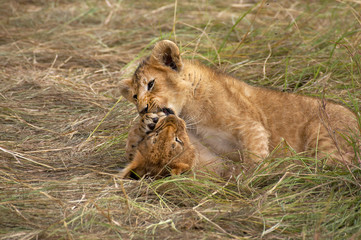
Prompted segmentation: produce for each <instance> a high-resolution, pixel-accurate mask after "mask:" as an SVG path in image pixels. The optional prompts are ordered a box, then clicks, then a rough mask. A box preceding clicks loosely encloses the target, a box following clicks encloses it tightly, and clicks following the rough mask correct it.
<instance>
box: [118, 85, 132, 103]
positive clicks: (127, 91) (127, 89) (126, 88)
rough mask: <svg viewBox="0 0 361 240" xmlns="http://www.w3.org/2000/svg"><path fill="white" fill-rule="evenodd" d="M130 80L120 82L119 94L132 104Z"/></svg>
mask: <svg viewBox="0 0 361 240" xmlns="http://www.w3.org/2000/svg"><path fill="white" fill-rule="evenodd" d="M131 84H132V79H124V80H122V81H121V82H120V93H121V94H122V96H123V97H125V98H126V99H127V100H128V101H130V102H132V100H133V91H132V88H131Z"/></svg>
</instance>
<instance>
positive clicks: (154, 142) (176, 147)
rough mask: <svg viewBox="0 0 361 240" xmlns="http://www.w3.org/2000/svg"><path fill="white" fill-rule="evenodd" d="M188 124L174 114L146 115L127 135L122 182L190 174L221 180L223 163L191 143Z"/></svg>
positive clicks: (121, 175) (196, 144)
mask: <svg viewBox="0 0 361 240" xmlns="http://www.w3.org/2000/svg"><path fill="white" fill-rule="evenodd" d="M191 138H192V137H189V136H188V134H187V130H186V125H185V122H184V121H183V120H182V119H181V118H179V117H177V116H176V115H173V114H169V115H167V114H165V113H164V112H159V113H147V114H145V115H144V116H143V117H141V119H140V121H139V122H137V123H135V124H134V125H133V126H132V128H131V130H130V132H129V135H128V141H127V145H126V158H127V159H128V160H129V161H131V162H130V163H129V164H128V165H127V166H126V167H125V168H124V169H123V170H122V172H121V173H120V177H121V178H128V177H130V178H135V179H137V178H140V177H142V176H144V175H149V176H150V177H153V178H162V177H166V176H168V175H179V174H181V173H183V172H186V171H189V170H197V171H198V172H203V173H205V172H207V173H208V174H217V175H218V176H222V170H223V169H224V168H223V166H222V164H223V163H222V162H221V161H220V160H219V159H218V158H217V157H216V156H215V155H213V154H212V153H210V152H209V151H208V150H207V149H206V148H205V147H203V146H202V145H201V144H200V143H196V142H192V140H190V139H191Z"/></svg>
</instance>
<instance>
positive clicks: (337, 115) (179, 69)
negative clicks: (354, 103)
mask: <svg viewBox="0 0 361 240" xmlns="http://www.w3.org/2000/svg"><path fill="white" fill-rule="evenodd" d="M121 91H122V95H123V96H124V97H126V98H127V99H128V100H129V101H131V102H133V103H134V104H135V105H136V106H137V108H138V111H139V113H140V114H144V113H148V112H154V113H155V112H159V111H161V110H164V109H173V110H174V112H175V114H176V115H178V116H180V117H181V118H183V119H185V120H186V121H188V122H189V125H192V127H193V129H190V130H192V132H193V133H194V134H195V135H196V136H197V137H198V138H199V139H200V140H201V141H202V143H204V144H205V145H207V146H209V147H211V148H212V149H213V150H214V151H215V153H216V154H218V155H219V154H220V155H222V154H228V153H231V152H239V153H240V154H239V155H238V156H237V157H234V156H233V159H234V160H241V161H243V162H244V165H245V166H252V165H254V164H257V163H259V162H260V161H261V160H262V159H264V158H266V157H267V156H268V155H269V154H270V153H271V152H272V151H273V150H274V149H275V148H277V147H278V146H279V145H280V143H283V144H286V145H288V146H289V147H290V149H291V151H288V152H287V153H279V154H280V155H287V154H289V153H290V152H297V153H300V152H304V153H305V154H307V155H308V156H316V157H317V158H318V159H321V160H325V161H327V160H330V161H327V162H329V163H332V164H339V163H342V164H350V163H351V161H352V159H354V158H355V152H354V149H352V147H351V146H350V144H349V143H348V142H347V139H348V135H350V134H353V136H355V134H356V135H358V136H359V134H360V130H359V126H358V123H357V120H356V116H355V114H354V113H352V112H351V111H350V110H349V109H347V108H345V107H343V106H341V105H338V104H335V103H333V102H330V101H324V100H320V99H317V98H311V97H307V96H300V95H296V94H291V93H282V92H277V91H274V90H270V89H265V88H261V87H254V86H250V85H248V84H246V83H244V82H242V81H240V80H238V79H235V78H233V77H231V76H228V75H226V74H223V73H219V72H217V71H215V70H212V69H210V68H208V67H206V66H204V65H202V64H200V63H198V62H195V61H190V60H183V59H182V58H181V56H180V53H179V49H178V47H177V46H176V44H174V43H173V42H171V41H168V40H164V41H160V42H158V43H157V44H156V45H155V46H154V49H153V51H152V53H151V55H150V56H149V57H148V58H147V59H145V60H144V61H143V62H141V63H140V64H139V66H138V68H137V70H136V71H135V73H134V76H133V78H132V79H127V80H123V81H122V89H121Z"/></svg>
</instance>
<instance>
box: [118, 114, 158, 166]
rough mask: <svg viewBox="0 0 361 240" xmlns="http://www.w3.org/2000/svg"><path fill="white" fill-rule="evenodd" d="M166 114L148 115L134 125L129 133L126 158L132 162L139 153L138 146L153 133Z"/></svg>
mask: <svg viewBox="0 0 361 240" xmlns="http://www.w3.org/2000/svg"><path fill="white" fill-rule="evenodd" d="M163 115H164V113H146V114H144V115H143V116H142V119H141V120H140V121H138V122H136V123H134V124H133V126H132V127H131V129H130V131H129V133H128V140H127V143H126V146H125V157H126V159H127V160H128V161H132V160H133V158H134V156H135V153H136V151H137V148H138V145H139V143H140V142H141V141H143V139H144V138H145V137H146V136H147V133H149V132H151V131H152V130H153V129H154V127H155V125H156V123H157V122H158V120H159V118H160V117H163Z"/></svg>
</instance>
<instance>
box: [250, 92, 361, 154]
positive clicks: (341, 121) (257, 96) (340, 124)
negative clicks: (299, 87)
mask: <svg viewBox="0 0 361 240" xmlns="http://www.w3.org/2000/svg"><path fill="white" fill-rule="evenodd" d="M254 90H255V91H254V94H253V98H254V99H253V102H254V103H255V105H256V106H257V108H259V109H260V110H261V112H262V114H263V116H264V118H265V119H266V125H267V129H268V130H269V131H270V133H271V143H272V144H273V145H277V144H278V143H279V141H280V139H282V138H283V139H286V140H287V142H289V143H290V144H291V146H292V147H293V148H295V149H296V150H297V151H304V150H305V142H306V141H307V138H309V137H310V136H311V135H315V134H317V132H319V131H320V129H319V128H322V129H323V130H324V131H326V130H327V131H328V130H331V131H332V132H341V133H343V134H348V133H349V132H350V130H351V131H353V132H355V131H357V132H359V129H358V123H357V120H356V115H355V114H354V113H353V112H352V111H350V110H349V109H348V108H346V107H344V106H342V105H339V104H336V103H333V102H331V101H326V100H322V99H318V98H313V97H307V96H301V95H297V94H291V93H283V92H277V91H273V90H269V89H264V88H256V89H254ZM273 147H275V146H273Z"/></svg>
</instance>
